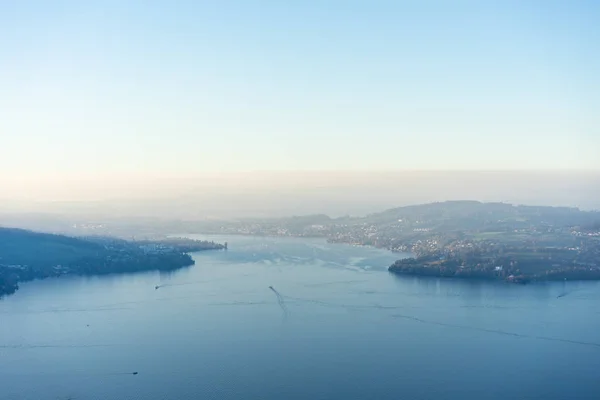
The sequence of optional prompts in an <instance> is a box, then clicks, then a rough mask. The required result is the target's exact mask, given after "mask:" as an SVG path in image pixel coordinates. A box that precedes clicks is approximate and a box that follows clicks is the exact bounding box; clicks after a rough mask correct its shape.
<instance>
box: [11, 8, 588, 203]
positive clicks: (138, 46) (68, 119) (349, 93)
mask: <svg viewBox="0 0 600 400" xmlns="http://www.w3.org/2000/svg"><path fill="white" fill-rule="evenodd" d="M599 20H600V3H598V2H596V1H578V0H574V1H552V0H549V1H542V0H539V1H536V0H529V1H511V0H505V1H485V0H473V1H461V0H456V1H445V0H444V1H442V0H440V1H429V0H424V1H416V0H415V1H377V0H373V1H366V0H363V1H357V0H302V1H276V0H273V1H259V0H255V1H250V0H246V1H241V0H239V1H233V0H218V1H217V0H215V1H151V0H145V1H141V0H140V1H135V0H132V1H114V0H106V1H79V0H77V1H61V0H56V1H52V2H48V1H41V0H40V1H27V0H18V1H16V0H4V1H1V2H0V186H2V187H3V188H4V189H3V190H2V192H3V193H0V198H2V197H5V198H6V197H11V196H14V197H19V196H29V197H32V196H33V197H36V196H38V197H40V196H44V195H49V194H48V193H46V191H47V190H48V188H51V187H52V188H55V189H56V187H59V188H60V187H61V185H63V184H64V183H65V182H70V183H71V184H69V185H66V186H64V187H65V188H68V189H64V191H63V192H61V195H60V196H59V195H58V194H56V196H57V197H61V198H65V197H69V196H74V194H73V193H74V192H76V191H77V189H76V188H77V183H78V182H85V183H86V184H87V185H88V186H90V185H91V186H94V184H95V183H98V185H99V186H97V187H102V184H105V183H106V182H109V181H110V182H116V181H119V182H120V183H121V187H122V186H123V185H125V186H126V184H127V183H128V182H136V181H143V182H153V180H161V181H168V180H169V179H170V178H172V177H179V179H184V180H185V179H187V178H186V177H189V179H192V177H195V176H200V175H203V176H205V175H212V176H219V174H233V173H239V172H247V171H360V172H365V171H366V172H368V171H403V170H411V171H417V170H419V171H420V170H466V171H476V170H547V171H556V170H588V171H589V170H592V171H600V112H598V110H600V74H599V73H598V71H600V24H598V21H599ZM73 182H75V184H73ZM115 187H116V186H115ZM114 190H115V192H114V193H111V196H118V195H119V193H118V192H117V189H114ZM59 191H60V190H59ZM59 191H57V190H54V191H52V193H58V192H59ZM66 191H68V193H66ZM49 196H55V195H54V194H53V195H49Z"/></svg>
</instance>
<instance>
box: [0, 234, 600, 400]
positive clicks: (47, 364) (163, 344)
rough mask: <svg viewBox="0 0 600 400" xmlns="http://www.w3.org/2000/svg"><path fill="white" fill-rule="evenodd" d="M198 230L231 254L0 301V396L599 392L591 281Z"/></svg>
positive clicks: (118, 399) (598, 298) (106, 398)
mask: <svg viewBox="0 0 600 400" xmlns="http://www.w3.org/2000/svg"><path fill="white" fill-rule="evenodd" d="M191 237H200V236H191ZM202 238H204V237H202ZM210 238H211V239H215V240H216V241H228V242H229V247H230V248H229V250H228V251H227V252H224V251H219V252H203V253H197V254H195V255H194V258H195V260H196V265H195V266H194V267H191V268H187V269H183V270H179V271H176V272H172V273H158V272H156V273H155V272H152V273H143V274H133V275H115V276H104V277H92V278H75V277H73V278H60V279H51V280H46V281H38V282H31V283H28V284H24V285H22V287H21V290H19V291H18V292H17V294H16V295H13V296H10V297H7V298H5V299H3V300H0V399H1V400H5V399H6V400H8V399H32V400H43V399H52V400H54V399H62V400H66V399H77V400H84V399H98V400H100V399H102V400H110V399H115V400H126V399H148V400H164V399H181V400H192V399H194V400H195V399H266V400H275V399H311V400H314V399H343V400H349V399H350V400H351V399H477V400H479V399H499V400H500V399H502V400H506V399H598V398H600V379H599V378H600V284H599V283H597V282H588V283H576V282H568V283H554V284H544V285H529V286H517V285H508V284H500V283H498V284H496V283H485V282H466V281H457V280H441V279H426V278H414V277H398V276H394V275H391V274H389V273H388V272H387V266H388V265H389V264H391V263H392V262H393V261H394V260H395V259H396V258H398V255H397V254H391V253H389V252H386V251H381V250H376V249H371V248H361V247H351V246H346V245H332V244H326V243H324V242H323V241H320V240H312V239H308V240H304V239H302V240H300V239H274V238H250V237H236V236H228V237H218V236H211V237H210ZM156 285H160V288H159V289H157V290H155V286H156ZM270 286H272V287H273V289H270V288H269V287H270ZM134 371H137V372H138V374H137V375H132V372H134Z"/></svg>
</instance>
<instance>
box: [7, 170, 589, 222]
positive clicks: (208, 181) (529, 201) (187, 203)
mask: <svg viewBox="0 0 600 400" xmlns="http://www.w3.org/2000/svg"><path fill="white" fill-rule="evenodd" d="M72 185H73V186H72V187H69V186H66V189H67V190H66V193H67V194H73V193H79V192H81V193H82V196H80V197H76V196H73V197H66V198H60V197H55V198H52V197H47V198H46V199H45V200H37V201H34V200H32V199H29V200H23V199H21V200H19V199H13V200H12V201H11V200H10V199H9V198H6V197H5V198H4V199H1V198H0V211H3V212H5V213H11V212H12V213H15V212H47V213H57V214H65V215H78V216H90V217H105V218H106V217H127V216H131V217H148V216H152V217H158V218H167V219H168V218H176V219H203V218H238V217H281V216H291V215H305V214H327V215H330V216H332V217H336V216H342V215H365V214H368V213H373V212H378V211H383V210H385V209H388V208H393V207H399V206H405V205H411V204H421V203H429V202H435V201H445V200H477V201H486V202H490V201H491V202H506V203H512V204H526V205H549V206H568V207H579V208H582V209H587V210H590V209H600V173H593V172H579V173H577V172H573V171H570V172H549V171H513V172H507V171H386V172H381V171H380V172H356V171H345V172H344V171H320V172H306V171H300V172H298V171H297V172H269V173H267V172H262V173H258V172H254V173H250V172H248V173H238V174H218V175H204V176H202V177H196V178H193V177H185V178H180V179H179V180H177V179H173V180H171V181H169V180H162V181H161V180H155V181H149V182H126V183H125V184H124V185H123V186H121V187H119V183H118V182H114V181H108V182H105V185H104V187H102V186H98V185H97V184H96V183H95V182H94V183H87V186H86V183H85V182H73V183H72ZM58 189H59V190H64V189H65V186H64V185H61V186H59V187H58ZM103 189H104V190H108V193H110V194H111V195H110V196H106V192H104V191H103ZM115 193H120V197H119V196H117V195H115ZM103 194H104V195H103Z"/></svg>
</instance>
